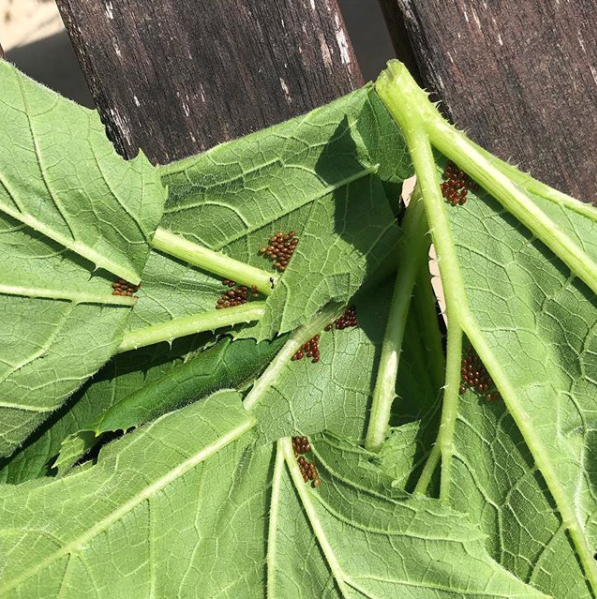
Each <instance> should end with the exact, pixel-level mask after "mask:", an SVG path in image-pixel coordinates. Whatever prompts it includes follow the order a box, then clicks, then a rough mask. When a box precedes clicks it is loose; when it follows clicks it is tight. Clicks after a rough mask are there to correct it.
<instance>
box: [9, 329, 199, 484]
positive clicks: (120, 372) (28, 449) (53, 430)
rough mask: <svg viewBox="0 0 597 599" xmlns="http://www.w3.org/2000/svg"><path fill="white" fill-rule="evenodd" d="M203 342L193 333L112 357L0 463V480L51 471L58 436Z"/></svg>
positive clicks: (88, 422) (87, 422)
mask: <svg viewBox="0 0 597 599" xmlns="http://www.w3.org/2000/svg"><path fill="white" fill-rule="evenodd" d="M206 341H207V339H206V338H205V337H198V338H197V337H195V338H192V339H190V340H187V339H185V340H180V341H177V342H176V343H174V344H173V346H172V347H170V346H168V345H165V344H161V345H158V346H152V347H147V348H144V349H142V350H139V351H136V352H134V353H125V354H121V355H118V356H116V357H115V358H114V359H113V360H111V361H110V362H108V364H106V365H105V366H104V368H102V370H100V371H99V372H98V373H97V374H96V375H95V376H94V377H93V379H91V380H90V381H88V382H87V384H85V385H84V386H83V387H82V388H81V389H80V390H79V391H78V392H77V393H75V394H74V395H73V396H72V397H71V398H70V400H69V401H68V402H67V403H66V404H65V405H64V406H63V407H62V408H61V409H59V410H58V411H56V412H54V413H53V414H52V415H51V416H50V418H48V420H46V421H45V422H44V423H43V425H42V426H41V427H40V428H39V430H37V431H36V432H35V434H34V435H32V437H31V438H29V439H28V440H27V443H26V444H25V445H24V446H23V447H21V448H19V450H18V451H17V452H15V453H14V454H13V455H12V456H10V458H8V459H5V460H3V461H2V462H0V480H2V481H5V482H9V483H12V484H15V483H19V482H23V481H26V480H29V479H31V478H37V477H39V476H47V475H49V474H51V473H52V463H53V461H54V459H55V458H56V456H57V455H58V452H59V451H60V449H61V444H62V442H63V441H64V439H66V438H67V437H68V436H69V435H74V434H75V433H77V432H79V431H81V430H84V429H85V428H91V426H92V425H93V424H94V423H95V422H97V420H98V419H99V418H100V417H101V415H102V414H103V413H104V412H105V411H106V410H107V409H109V408H110V407H111V406H112V405H114V404H115V403H117V402H119V401H122V400H123V399H125V398H126V397H128V396H129V395H131V394H133V393H135V391H137V390H138V389H140V388H143V386H144V385H150V384H151V383H152V382H154V381H156V380H159V379H161V378H162V377H163V376H165V375H166V374H167V373H168V372H170V371H171V370H172V369H173V368H175V367H176V366H177V365H179V364H182V363H183V361H184V356H185V355H186V354H187V353H188V352H191V351H193V350H195V349H197V348H201V347H202V346H203V345H204V344H205V343H206ZM88 437H89V436H87V439H88ZM81 450H82V451H85V448H84V447H83V448H81Z"/></svg>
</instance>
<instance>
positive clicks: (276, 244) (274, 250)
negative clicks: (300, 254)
mask: <svg viewBox="0 0 597 599" xmlns="http://www.w3.org/2000/svg"><path fill="white" fill-rule="evenodd" d="M294 235H295V233H294V231H289V232H288V233H286V234H284V233H282V231H278V232H277V233H276V234H275V235H274V236H272V237H270V240H269V245H268V246H267V247H262V248H261V249H260V250H259V253H260V254H262V255H264V256H266V257H267V258H269V259H270V260H272V261H273V263H274V266H275V267H276V268H277V269H278V270H279V271H280V272H284V271H285V270H286V267H287V266H288V262H289V261H290V258H292V254H294V250H295V249H296V246H297V244H298V241H299V240H298V239H297V238H296V237H295V236H294Z"/></svg>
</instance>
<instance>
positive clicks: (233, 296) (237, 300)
mask: <svg viewBox="0 0 597 599" xmlns="http://www.w3.org/2000/svg"><path fill="white" fill-rule="evenodd" d="M222 285H224V286H225V287H236V283H235V282H234V281H231V280H230V279H224V280H223V281H222ZM251 297H252V298H253V299H256V298H258V297H259V292H258V291H257V287H256V286H255V285H253V286H252V287H251ZM248 301H249V289H248V288H247V287H246V286H245V285H240V286H239V287H237V288H236V289H229V290H228V291H225V292H224V293H223V295H222V297H220V299H219V300H218V301H217V303H216V310H222V309H223V308H233V307H234V306H242V305H243V304H246V303H247V302H248Z"/></svg>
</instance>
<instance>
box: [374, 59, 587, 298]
mask: <svg viewBox="0 0 597 599" xmlns="http://www.w3.org/2000/svg"><path fill="white" fill-rule="evenodd" d="M376 89H377V91H378V93H379V94H380V96H382V99H383V100H384V102H385V103H386V106H388V108H390V104H391V105H392V107H393V108H394V109H398V110H402V109H401V108H400V105H402V106H405V105H407V106H408V121H409V122H411V123H412V122H416V123H417V124H418V126H419V127H421V128H422V130H423V131H424V132H425V135H426V136H427V137H428V139H429V141H430V142H431V144H432V145H433V146H434V147H436V148H437V149H438V150H439V151H440V152H442V154H444V155H445V156H447V157H448V158H450V160H452V161H453V162H455V163H456V164H457V165H458V166H459V167H460V168H461V169H462V170H463V171H465V172H466V173H467V174H468V175H470V176H471V177H472V178H473V179H474V180H475V181H477V182H478V183H479V184H480V185H481V186H482V187H483V188H484V189H485V190H486V191H487V192H488V193H490V194H491V195H492V196H493V197H494V198H495V199H496V200H497V201H498V202H500V204H502V206H503V207H504V208H505V209H506V210H507V211H508V212H510V213H511V214H512V215H514V216H515V217H516V218H517V219H518V220H519V221H520V222H521V223H522V224H523V225H524V226H525V227H526V228H527V229H528V230H529V231H531V233H533V235H535V237H537V238H538V239H540V240H541V241H542V242H543V243H544V244H545V245H546V246H547V247H548V248H549V249H550V250H552V251H553V252H554V254H556V256H558V257H559V258H560V259H561V260H562V261H563V262H564V263H565V264H566V265H567V266H568V268H569V269H570V271H571V272H572V273H573V274H574V275H575V276H576V277H578V278H579V279H580V280H581V281H584V283H586V285H587V286H588V287H589V288H590V289H591V290H592V291H593V293H595V294H597V264H595V263H594V262H592V261H591V262H589V263H587V257H586V253H585V252H584V250H583V248H582V247H580V246H579V245H578V244H577V243H576V242H575V241H574V240H573V239H572V238H570V236H568V235H567V233H566V232H565V231H564V230H562V229H561V228H560V227H559V226H558V225H557V223H555V222H554V221H553V220H552V219H550V218H549V216H547V215H546V214H545V213H544V212H543V211H542V210H541V209H540V208H539V207H538V206H537V204H536V203H535V202H533V201H532V200H531V199H530V198H529V196H528V195H527V194H526V193H525V191H524V187H525V186H526V185H528V186H529V188H530V189H534V190H536V191H535V193H538V194H539V195H541V196H543V197H545V198H546V199H549V200H551V201H558V202H560V203H563V202H567V203H568V204H569V203H571V200H572V199H571V198H568V197H567V196H565V194H559V193H556V192H553V193H547V192H546V188H547V186H545V185H544V184H538V182H534V181H533V179H532V178H531V177H529V176H528V175H524V174H523V173H521V174H519V175H516V176H512V174H511V173H512V170H514V169H513V167H510V168H507V167H506V166H504V164H501V165H499V164H497V163H496V159H494V158H490V157H489V154H488V153H487V152H486V151H482V150H480V149H479V148H478V147H477V146H476V145H475V144H474V143H473V142H471V141H470V140H469V139H468V138H467V137H466V135H464V133H462V132H461V131H458V129H456V127H454V126H453V125H451V124H449V123H448V122H447V121H446V120H445V119H444V118H443V117H442V116H441V114H440V113H439V111H438V110H437V108H436V107H435V106H434V105H433V104H432V103H431V102H429V99H428V97H427V94H426V93H425V92H424V91H423V90H422V89H421V88H419V86H418V85H417V84H416V82H415V81H414V79H413V78H412V76H411V75H410V73H408V71H407V69H406V67H404V65H402V64H400V63H397V62H396V63H390V64H389V67H388V69H387V70H386V71H384V72H383V73H382V74H381V75H380V77H379V79H378V81H377V83H376ZM384 95H385V98H384V97H383V96H384ZM388 102H389V103H390V104H388ZM390 111H391V112H392V114H393V116H395V118H397V117H396V115H395V114H394V112H393V111H392V109H391V108H390ZM403 120H404V118H403ZM400 125H401V126H403V123H402V122H401V123H400ZM407 126H408V125H407ZM566 198H567V199H566ZM573 203H574V205H575V209H576V210H577V211H580V210H581V209H580V208H579V207H578V203H577V202H576V201H573ZM582 211H583V212H585V213H586V212H589V213H590V214H591V215H592V218H593V220H595V211H594V210H593V209H591V208H585V209H582Z"/></svg>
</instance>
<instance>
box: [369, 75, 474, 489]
mask: <svg viewBox="0 0 597 599" xmlns="http://www.w3.org/2000/svg"><path fill="white" fill-rule="evenodd" d="M404 72H406V74H407V76H408V77H410V75H408V71H406V69H404ZM399 74H400V75H402V73H399ZM395 77H396V73H394V72H393V69H388V71H384V73H382V75H381V76H380V77H379V79H378V81H377V84H376V89H377V91H378V93H379V95H380V97H381V99H382V100H383V102H384V104H385V105H386V107H387V108H388V110H389V111H390V114H391V115H392V116H393V117H394V119H395V120H396V121H397V122H398V124H399V125H400V128H401V129H402V132H403V134H404V137H405V139H406V143H407V145H408V147H409V149H410V154H411V158H412V161H413V165H414V167H415V173H416V175H417V181H418V185H419V186H420V189H421V192H422V194H423V200H424V203H425V210H426V212H427V220H428V222H429V225H430V228H431V235H432V238H433V243H434V245H435V249H436V251H437V255H438V256H439V270H440V275H441V280H442V285H443V289H444V293H445V296H446V316H447V319H448V323H449V329H448V339H449V341H448V345H450V336H451V337H452V340H451V347H452V353H451V354H450V348H449V349H448V354H449V356H448V360H447V364H446V383H445V392H444V407H443V411H442V423H441V425H440V432H439V435H438V440H437V442H438V445H439V451H440V452H441V457H442V493H441V494H442V496H443V497H446V492H447V490H448V489H449V484H450V483H449V481H450V467H451V464H452V453H453V435H454V426H455V423H456V411H457V409H458V387H459V386H460V363H459V360H460V357H459V356H456V348H457V347H458V344H459V343H460V344H461V343H462V326H461V323H460V311H461V308H462V307H463V306H467V305H468V300H467V298H466V294H465V293H464V281H463V280H462V275H461V273H460V268H459V266H458V261H457V258H456V254H455V252H454V249H453V248H454V241H453V239H452V233H451V231H450V226H449V222H448V215H447V212H446V209H445V206H444V200H443V198H442V196H441V192H440V188H439V179H438V176H437V170H436V168H435V159H434V157H433V152H432V150H431V144H430V143H429V138H428V136H427V132H426V130H425V126H424V120H423V118H418V117H419V114H417V111H414V116H413V111H412V108H411V104H412V103H414V102H416V103H417V105H418V103H420V102H421V101H424V102H426V103H427V104H429V101H428V100H427V97H426V95H425V94H424V92H423V91H422V90H420V89H419V88H418V87H416V84H415V90H414V92H413V91H412V90H411V89H410V87H408V86H407V87H406V88H403V87H402V86H401V83H402V81H400V82H398V81H396V79H395ZM456 359H458V368H457V370H455V368H454V363H455V360H456ZM436 453H437V452H436ZM430 457H431V456H430Z"/></svg>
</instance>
